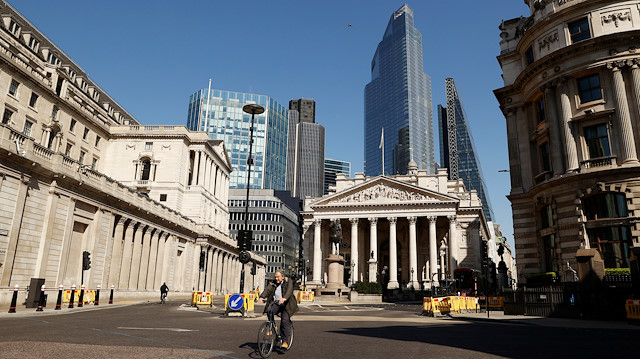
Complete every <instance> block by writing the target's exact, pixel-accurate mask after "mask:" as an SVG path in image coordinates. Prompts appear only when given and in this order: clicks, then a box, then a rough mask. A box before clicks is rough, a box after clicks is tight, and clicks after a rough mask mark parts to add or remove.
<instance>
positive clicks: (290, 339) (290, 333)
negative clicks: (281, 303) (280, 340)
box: [287, 322, 293, 350]
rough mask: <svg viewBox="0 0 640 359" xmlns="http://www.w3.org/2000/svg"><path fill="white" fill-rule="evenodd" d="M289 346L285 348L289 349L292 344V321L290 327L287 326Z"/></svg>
mask: <svg viewBox="0 0 640 359" xmlns="http://www.w3.org/2000/svg"><path fill="white" fill-rule="evenodd" d="M288 344H289V347H288V348H287V350H291V347H292V346H293V322H291V328H289V342H288Z"/></svg>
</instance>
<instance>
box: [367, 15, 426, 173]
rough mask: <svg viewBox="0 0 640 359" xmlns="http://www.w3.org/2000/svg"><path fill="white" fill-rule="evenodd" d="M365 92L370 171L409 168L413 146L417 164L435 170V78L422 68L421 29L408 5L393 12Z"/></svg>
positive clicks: (379, 171) (373, 62)
mask: <svg viewBox="0 0 640 359" xmlns="http://www.w3.org/2000/svg"><path fill="white" fill-rule="evenodd" d="M364 92H365V104H364V107H365V120H364V127H365V132H364V147H365V148H364V157H365V164H364V169H365V174H366V175H367V176H377V175H380V174H382V173H383V172H384V173H386V174H406V173H407V165H408V163H409V160H411V151H410V149H413V159H414V161H416V162H417V163H418V168H419V169H424V170H427V171H428V173H434V146H433V108H432V105H431V79H430V78H429V76H427V75H426V74H425V73H424V70H423V64H422V34H421V33H420V31H418V30H417V29H416V28H415V27H414V25H413V10H411V8H409V6H407V5H404V6H402V7H401V8H400V9H398V10H396V11H395V12H394V13H393V14H392V15H391V19H390V20H389V24H388V25H387V29H386V30H385V32H384V36H383V38H382V41H380V43H379V44H378V48H377V49H376V52H375V54H374V56H373V60H372V61H371V82H369V83H368V84H367V85H366V87H365V91H364ZM383 128H384V144H382V143H381V142H382V141H381V137H382V129H383ZM383 147H384V169H383V168H382V163H383V161H382V148H383Z"/></svg>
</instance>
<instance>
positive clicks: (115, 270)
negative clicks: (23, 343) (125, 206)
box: [107, 217, 126, 288]
mask: <svg viewBox="0 0 640 359" xmlns="http://www.w3.org/2000/svg"><path fill="white" fill-rule="evenodd" d="M125 221H126V219H125V218H124V217H120V220H118V223H117V224H116V230H115V233H114V235H113V250H112V251H111V266H110V270H109V281H108V282H107V283H108V287H109V288H111V286H112V285H115V286H116V287H118V288H119V284H118V282H119V280H120V268H121V263H122V236H123V235H124V222H125Z"/></svg>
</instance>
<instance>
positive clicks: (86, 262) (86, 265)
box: [82, 251, 91, 270]
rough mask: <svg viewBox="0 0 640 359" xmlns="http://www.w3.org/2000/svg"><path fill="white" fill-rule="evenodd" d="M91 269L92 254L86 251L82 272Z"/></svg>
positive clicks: (83, 253)
mask: <svg viewBox="0 0 640 359" xmlns="http://www.w3.org/2000/svg"><path fill="white" fill-rule="evenodd" d="M89 269H91V253H89V252H87V251H84V252H82V270H89Z"/></svg>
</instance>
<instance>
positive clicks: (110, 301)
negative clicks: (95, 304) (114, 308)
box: [109, 284, 115, 304]
mask: <svg viewBox="0 0 640 359" xmlns="http://www.w3.org/2000/svg"><path fill="white" fill-rule="evenodd" d="M114 287H115V286H114V285H113V284H112V285H111V294H110V295H109V304H113V288H114Z"/></svg>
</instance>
